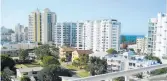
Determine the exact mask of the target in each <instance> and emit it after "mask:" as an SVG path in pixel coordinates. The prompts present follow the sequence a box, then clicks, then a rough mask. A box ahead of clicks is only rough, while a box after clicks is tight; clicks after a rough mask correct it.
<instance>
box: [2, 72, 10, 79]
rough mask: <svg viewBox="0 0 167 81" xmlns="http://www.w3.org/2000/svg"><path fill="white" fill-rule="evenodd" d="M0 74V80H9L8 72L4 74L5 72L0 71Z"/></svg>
mask: <svg viewBox="0 0 167 81" xmlns="http://www.w3.org/2000/svg"><path fill="white" fill-rule="evenodd" d="M0 74H1V81H11V77H10V76H9V75H8V74H6V73H5V72H2V71H1V73H0Z"/></svg>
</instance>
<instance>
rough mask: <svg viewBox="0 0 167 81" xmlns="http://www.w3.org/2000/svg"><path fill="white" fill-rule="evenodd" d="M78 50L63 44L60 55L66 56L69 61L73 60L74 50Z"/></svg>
mask: <svg viewBox="0 0 167 81" xmlns="http://www.w3.org/2000/svg"><path fill="white" fill-rule="evenodd" d="M74 50H76V49H75V48H71V47H66V46H62V47H60V48H59V57H60V58H66V60H67V61H71V57H72V52H73V51H74Z"/></svg>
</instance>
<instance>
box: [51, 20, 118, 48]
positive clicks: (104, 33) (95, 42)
mask: <svg viewBox="0 0 167 81" xmlns="http://www.w3.org/2000/svg"><path fill="white" fill-rule="evenodd" d="M120 29H121V23H120V22H118V21H117V20H114V19H104V20H94V21H91V20H87V21H83V22H76V23H71V22H65V23H57V24H56V26H55V32H54V33H55V34H54V35H55V40H54V42H55V44H56V46H58V47H59V46H63V45H67V46H71V47H75V48H77V49H81V50H93V51H107V50H108V49H110V48H113V49H115V50H117V51H118V50H119V48H120V41H119V40H120V32H121V30H120Z"/></svg>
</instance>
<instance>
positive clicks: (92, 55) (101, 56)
mask: <svg viewBox="0 0 167 81" xmlns="http://www.w3.org/2000/svg"><path fill="white" fill-rule="evenodd" d="M107 54H108V53H107V52H94V53H92V54H89V57H99V58H104V57H105V56H106V55H107Z"/></svg>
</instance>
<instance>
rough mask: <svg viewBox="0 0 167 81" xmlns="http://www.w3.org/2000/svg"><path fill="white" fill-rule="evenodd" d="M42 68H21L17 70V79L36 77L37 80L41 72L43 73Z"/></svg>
mask: <svg viewBox="0 0 167 81" xmlns="http://www.w3.org/2000/svg"><path fill="white" fill-rule="evenodd" d="M42 69H43V68H42V67H31V68H19V69H16V72H17V78H21V77H23V76H27V77H34V78H37V75H38V73H39V71H41V70H42Z"/></svg>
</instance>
